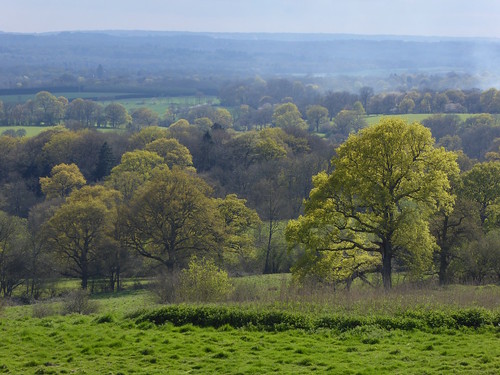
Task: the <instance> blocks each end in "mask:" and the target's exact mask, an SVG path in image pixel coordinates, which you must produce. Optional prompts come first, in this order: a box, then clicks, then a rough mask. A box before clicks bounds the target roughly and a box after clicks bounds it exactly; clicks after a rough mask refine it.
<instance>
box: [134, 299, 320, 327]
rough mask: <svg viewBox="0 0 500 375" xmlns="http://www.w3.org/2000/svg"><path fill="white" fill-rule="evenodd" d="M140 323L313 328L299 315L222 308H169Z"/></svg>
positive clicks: (307, 319)
mask: <svg viewBox="0 0 500 375" xmlns="http://www.w3.org/2000/svg"><path fill="white" fill-rule="evenodd" d="M144 321H151V322H153V323H155V324H158V325H160V324H165V323H167V322H171V323H173V324H174V325H176V326H182V325H186V324H193V325H195V326H200V327H215V328H219V327H222V326H225V325H230V326H232V327H235V328H240V327H256V328H257V329H261V330H265V331H274V330H276V331H282V330H286V329H297V328H298V329H312V328H314V326H313V324H312V321H311V319H310V318H309V317H308V316H306V315H303V314H295V313H288V312H284V311H273V310H269V311H245V310H241V309H237V308H234V307H224V306H220V307H217V306H199V307H198V306H186V305H171V306H166V307H163V308H161V309H158V310H154V311H152V312H148V313H145V314H144V315H142V316H140V317H139V318H138V319H137V323H139V324H140V323H142V322H144Z"/></svg>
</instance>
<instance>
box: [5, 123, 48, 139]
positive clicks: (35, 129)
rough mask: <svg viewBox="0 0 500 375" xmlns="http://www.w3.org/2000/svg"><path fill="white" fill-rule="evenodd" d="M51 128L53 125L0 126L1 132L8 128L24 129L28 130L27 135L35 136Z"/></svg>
mask: <svg viewBox="0 0 500 375" xmlns="http://www.w3.org/2000/svg"><path fill="white" fill-rule="evenodd" d="M50 128H52V126H0V134H1V133H3V132H4V131H6V130H20V129H24V130H25V131H26V137H35V136H37V135H38V134H40V133H41V132H43V131H45V130H48V129H50Z"/></svg>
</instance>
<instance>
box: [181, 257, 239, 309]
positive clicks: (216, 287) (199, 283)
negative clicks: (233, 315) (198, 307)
mask: <svg viewBox="0 0 500 375" xmlns="http://www.w3.org/2000/svg"><path fill="white" fill-rule="evenodd" d="M179 281H180V285H179V286H180V288H179V297H180V298H182V299H183V300H185V301H195V302H215V301H221V300H224V299H225V298H226V297H227V295H228V294H229V293H230V292H231V290H232V284H231V281H230V280H229V276H228V274H227V272H226V271H223V270H221V269H219V268H218V267H217V266H216V265H215V263H214V262H213V261H212V260H209V259H205V258H203V259H201V260H199V259H198V258H196V257H193V258H191V261H190V262H189V267H188V268H187V269H184V270H182V272H181V274H180V280H179Z"/></svg>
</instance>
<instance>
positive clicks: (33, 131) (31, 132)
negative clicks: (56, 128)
mask: <svg viewBox="0 0 500 375" xmlns="http://www.w3.org/2000/svg"><path fill="white" fill-rule="evenodd" d="M51 128H53V126H0V134H2V133H3V132H4V131H5V130H9V129H12V130H20V129H24V130H26V137H35V136H37V135H38V134H40V133H41V132H44V131H45V130H49V129H51ZM123 130H124V129H112V128H97V131H100V132H103V133H106V132H119V131H123Z"/></svg>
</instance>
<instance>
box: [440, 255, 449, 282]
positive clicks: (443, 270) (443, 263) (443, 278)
mask: <svg viewBox="0 0 500 375" xmlns="http://www.w3.org/2000/svg"><path fill="white" fill-rule="evenodd" d="M449 265H450V262H449V260H448V249H447V248H446V247H443V248H442V249H441V252H440V253H439V285H446V284H448V272H447V271H448V266H449Z"/></svg>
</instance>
